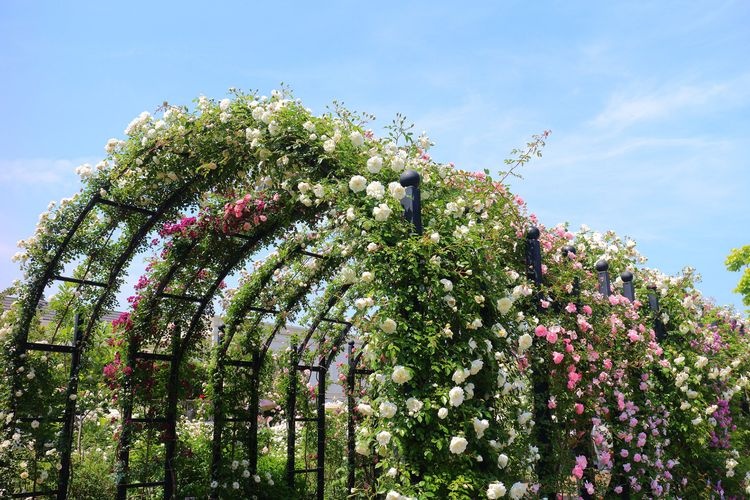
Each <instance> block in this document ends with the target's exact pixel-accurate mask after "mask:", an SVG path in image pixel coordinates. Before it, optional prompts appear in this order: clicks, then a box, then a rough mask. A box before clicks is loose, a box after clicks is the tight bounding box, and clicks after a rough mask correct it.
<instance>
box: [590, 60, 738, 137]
mask: <svg viewBox="0 0 750 500" xmlns="http://www.w3.org/2000/svg"><path fill="white" fill-rule="evenodd" d="M749 83H750V74H744V75H740V76H739V77H737V78H734V79H730V80H727V81H723V82H703V83H697V84H696V83H693V84H669V85H665V86H662V87H661V88H659V89H656V90H651V91H635V92H634V91H622V90H619V91H617V92H616V93H614V94H613V95H612V96H611V97H610V99H609V102H608V103H607V105H606V107H605V108H604V110H602V111H601V112H600V113H599V114H598V115H597V116H595V117H594V118H593V119H592V120H591V122H590V125H593V126H595V127H600V128H610V129H615V130H622V129H625V128H627V127H629V126H631V125H634V124H636V123H639V122H647V121H652V120H659V119H663V118H668V117H674V115H675V114H678V113H682V112H689V111H698V112H700V111H703V110H711V109H713V108H715V107H723V106H726V105H730V104H737V103H738V102H746V101H747V99H748V97H750V91H749V90H748V84H749Z"/></svg>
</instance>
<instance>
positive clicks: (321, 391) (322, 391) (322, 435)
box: [317, 358, 326, 500]
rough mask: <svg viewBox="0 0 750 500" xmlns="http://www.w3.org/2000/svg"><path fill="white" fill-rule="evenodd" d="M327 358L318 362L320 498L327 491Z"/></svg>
mask: <svg viewBox="0 0 750 500" xmlns="http://www.w3.org/2000/svg"><path fill="white" fill-rule="evenodd" d="M324 363H325V358H321V360H320V362H319V363H318V409H317V412H318V415H317V416H318V418H317V424H318V429H317V438H318V472H317V476H318V486H317V497H318V500H323V498H324V493H325V479H326V476H325V472H326V469H325V463H326V461H325V456H326V367H325V364H324Z"/></svg>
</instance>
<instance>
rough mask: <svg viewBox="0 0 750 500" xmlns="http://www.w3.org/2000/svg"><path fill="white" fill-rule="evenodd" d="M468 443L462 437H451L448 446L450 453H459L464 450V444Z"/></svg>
mask: <svg viewBox="0 0 750 500" xmlns="http://www.w3.org/2000/svg"><path fill="white" fill-rule="evenodd" d="M467 444H469V442H468V441H467V440H466V439H465V438H462V437H452V438H451V444H450V446H449V448H450V450H451V453H455V454H456V455H460V454H461V453H463V452H464V451H465V450H466V445H467Z"/></svg>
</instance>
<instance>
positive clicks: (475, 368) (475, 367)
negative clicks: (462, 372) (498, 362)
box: [469, 359, 484, 375]
mask: <svg viewBox="0 0 750 500" xmlns="http://www.w3.org/2000/svg"><path fill="white" fill-rule="evenodd" d="M483 367H484V361H482V360H481V359H475V360H474V361H472V362H471V368H470V369H469V373H471V374H472V375H476V374H477V373H479V370H481V369H482V368H483Z"/></svg>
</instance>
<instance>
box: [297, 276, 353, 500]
mask: <svg viewBox="0 0 750 500" xmlns="http://www.w3.org/2000/svg"><path fill="white" fill-rule="evenodd" d="M351 286H352V285H351V284H345V285H342V286H341V287H340V289H339V293H337V294H333V295H332V296H331V297H329V298H328V301H327V302H326V303H325V307H324V309H322V310H321V311H320V312H319V313H318V315H317V316H316V318H315V320H313V322H312V324H311V325H310V328H309V329H308V331H307V334H306V335H305V338H304V340H303V341H302V342H301V343H300V344H299V345H298V346H295V345H293V346H292V348H291V353H290V366H289V377H290V379H289V380H290V384H289V389H288V390H287V461H286V476H287V483H288V486H289V487H290V488H294V477H295V475H296V474H308V473H312V472H314V473H315V474H316V498H317V499H318V500H323V498H324V493H325V425H326V424H325V419H326V416H325V399H326V391H325V388H326V386H325V382H326V376H327V374H328V369H329V367H330V364H331V362H332V361H333V359H334V357H335V356H336V352H337V351H336V347H337V346H338V345H339V344H340V343H341V342H342V341H343V339H344V338H345V337H346V335H347V334H348V333H349V331H350V330H351V328H352V326H353V324H352V323H351V322H349V321H342V320H337V319H331V318H329V317H328V313H329V312H330V311H331V309H332V308H333V307H334V306H335V305H336V304H337V303H338V302H340V301H341V300H342V299H343V297H344V295H345V294H346V292H347V291H348V290H349V289H350V288H351ZM333 287H336V285H330V287H329V288H333ZM324 321H326V322H333V323H339V324H343V325H345V327H344V329H343V330H342V332H340V333H339V335H338V336H337V337H336V341H335V342H334V344H333V345H332V346H331V352H330V353H329V354H328V356H322V357H321V358H320V361H319V362H318V364H317V365H316V366H313V365H300V364H299V360H300V357H301V356H302V353H303V352H304V351H305V348H306V347H307V344H308V342H309V341H310V339H311V338H312V336H313V334H314V333H315V330H317V328H318V326H320V323H322V322H324ZM300 370H310V371H315V372H317V378H318V394H317V405H316V416H315V417H312V418H305V417H297V415H296V413H297V411H296V406H297V372H298V371H300ZM310 421H315V422H316V423H317V431H316V434H317V436H316V437H317V453H316V462H317V466H316V467H314V468H305V469H296V468H295V449H296V448H295V442H296V433H297V432H296V431H297V428H296V423H297V422H310Z"/></svg>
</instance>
